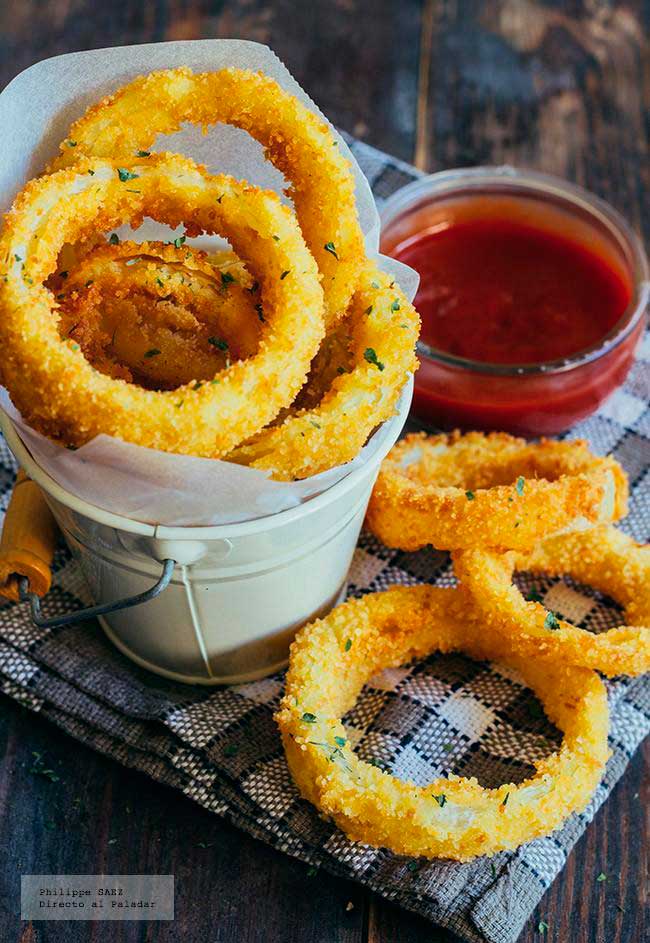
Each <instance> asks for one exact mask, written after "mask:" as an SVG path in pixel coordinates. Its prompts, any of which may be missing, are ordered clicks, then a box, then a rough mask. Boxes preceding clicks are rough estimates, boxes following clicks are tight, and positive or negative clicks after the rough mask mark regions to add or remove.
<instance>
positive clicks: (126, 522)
mask: <svg viewBox="0 0 650 943" xmlns="http://www.w3.org/2000/svg"><path fill="white" fill-rule="evenodd" d="M412 397H413V376H412V375H411V376H410V377H409V379H408V380H407V382H406V384H405V386H404V388H403V390H402V393H401V395H400V398H399V400H398V408H397V412H396V413H395V415H393V416H391V417H390V419H387V420H385V422H384V423H382V426H383V427H384V428H387V429H391V433H390V434H389V435H386V439H385V441H384V443H383V445H381V446H380V447H379V448H378V449H377V451H376V452H375V453H373V454H372V455H371V456H370V458H369V459H368V460H367V461H366V462H364V464H363V465H361V466H360V467H359V468H355V469H353V470H352V471H351V472H349V473H348V474H347V475H345V476H344V477H343V478H341V479H340V480H339V481H337V482H335V484H333V485H331V486H330V487H329V488H326V489H325V491H322V492H321V493H320V494H318V495H316V496H315V497H313V498H310V499H309V500H308V501H305V502H304V503H302V504H299V505H297V506H296V507H293V508H287V509H286V510H284V511H278V512H276V513H275V514H267V515H265V516H264V517H257V518H254V519H253V520H250V521H240V522H237V523H232V524H187V525H178V526H176V525H174V526H170V525H166V524H147V523H145V522H143V521H136V520H134V519H133V518H130V517H125V516H124V515H121V514H115V513H114V512H113V511H107V510H105V509H104V508H100V507H98V506H97V505H94V504H91V503H90V502H88V501H86V500H85V499H84V498H79V497H77V495H75V494H73V492H71V491H68V490H67V488H64V487H63V486H62V485H60V484H59V483H58V482H57V481H56V480H55V479H54V478H53V477H52V476H51V475H50V474H49V473H48V472H46V471H45V470H44V469H43V468H41V466H40V465H39V464H38V463H37V462H36V460H35V459H34V457H33V456H32V454H31V452H30V451H29V449H28V447H27V446H26V445H25V443H24V442H23V440H22V439H21V437H20V435H19V433H18V431H17V430H16V427H15V426H14V423H13V421H12V419H11V417H10V416H8V415H7V413H5V412H4V410H2V409H0V429H1V430H2V432H3V434H4V436H5V439H6V441H7V444H8V445H9V448H10V449H11V452H12V453H13V455H14V456H15V458H16V460H17V461H18V463H19V464H20V465H21V466H22V467H23V468H24V469H25V471H26V472H27V474H28V475H29V477H30V478H31V479H32V480H33V481H35V482H36V484H38V485H39V486H40V487H41V489H42V490H43V491H44V493H45V496H46V497H51V498H53V499H54V500H56V501H58V502H59V503H60V504H63V505H64V506H65V507H67V508H69V509H70V510H72V511H76V512H77V513H79V514H83V515H84V516H85V517H87V518H89V519H90V520H92V521H95V522H96V523H99V524H104V525H107V526H109V527H114V528H115V529H116V530H121V531H124V532H126V533H131V534H138V535H140V536H144V537H154V538H156V539H158V540H213V539H214V540H218V539H223V538H224V537H245V536H248V535H250V534H257V533H260V532H265V531H269V530H274V529H275V528H276V527H282V526H284V525H285V524H290V523H292V522H293V521H295V520H297V519H300V518H302V517H307V516H308V515H309V514H312V513H315V512H316V511H318V510H319V509H321V508H323V507H326V506H327V505H328V504H330V503H331V502H333V501H335V500H337V498H339V497H341V496H342V495H343V494H345V493H347V492H348V491H349V490H350V489H352V488H354V487H355V485H356V484H357V483H358V482H359V481H360V480H361V479H362V478H364V477H365V476H367V475H368V474H369V472H371V471H372V470H373V469H374V468H378V467H379V465H380V464H381V462H382V461H383V460H384V458H385V457H386V455H387V454H388V452H389V451H390V449H391V448H392V447H393V445H394V444H395V442H396V441H397V439H398V437H399V434H400V432H401V431H402V428H403V426H404V423H405V422H406V418H407V416H408V412H409V409H410V406H411V400H412ZM391 427H392V428H391Z"/></svg>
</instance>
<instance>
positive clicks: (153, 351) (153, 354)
mask: <svg viewBox="0 0 650 943" xmlns="http://www.w3.org/2000/svg"><path fill="white" fill-rule="evenodd" d="M159 353H160V351H159V350H158V348H157V347H152V348H151V350H148V351H147V352H146V354H145V355H144V356H145V359H146V360H149V358H150V357H157V356H158V354H159Z"/></svg>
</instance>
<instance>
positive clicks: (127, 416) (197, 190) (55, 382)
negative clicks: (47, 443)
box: [0, 154, 323, 457]
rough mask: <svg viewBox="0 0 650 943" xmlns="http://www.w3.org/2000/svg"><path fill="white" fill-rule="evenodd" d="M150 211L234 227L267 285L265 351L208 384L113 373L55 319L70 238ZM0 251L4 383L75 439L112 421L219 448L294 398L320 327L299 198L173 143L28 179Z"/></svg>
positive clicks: (240, 248) (33, 412) (112, 425)
mask: <svg viewBox="0 0 650 943" xmlns="http://www.w3.org/2000/svg"><path fill="white" fill-rule="evenodd" d="M145 215H148V216H151V217H152V218H153V219H155V220H157V221H160V222H164V223H167V224H168V225H170V226H173V227H175V226H178V225H180V224H181V223H184V224H185V225H186V227H187V228H188V231H190V233H198V232H201V231H206V232H209V233H215V232H218V233H219V234H221V235H225V236H226V237H227V238H228V240H229V241H230V242H231V243H232V245H233V248H234V250H235V251H236V253H237V254H238V256H239V257H240V258H242V259H243V260H244V261H245V262H246V263H250V267H251V270H252V272H253V274H254V276H255V277H256V278H258V279H259V281H260V284H261V286H262V304H263V305H264V316H265V324H264V326H263V336H262V340H261V342H260V347H259V351H258V353H257V354H256V355H255V357H251V358H250V359H248V360H243V361H238V362H237V363H235V364H233V365H232V366H230V367H229V368H228V369H227V370H225V371H223V372H222V373H221V374H219V375H218V376H217V377H215V378H214V380H213V381H212V382H209V383H205V384H203V385H202V386H200V388H199V389H196V388H195V387H194V386H185V387H181V388H180V389H179V390H176V391H173V392H155V391H151V390H144V389H142V388H140V387H136V386H133V385H130V384H128V383H125V382H124V381H122V380H115V379H112V378H111V377H107V376H105V375H103V374H100V373H98V372H97V371H96V370H94V369H93V367H92V366H91V365H90V364H89V363H88V362H87V361H86V360H85V358H84V356H83V354H82V353H81V351H80V350H79V349H78V345H76V344H74V343H66V342H63V341H62V340H61V338H60V336H59V333H58V330H57V315H56V303H55V300H54V297H53V295H52V294H51V292H49V291H48V290H47V289H46V288H45V287H44V284H43V283H44V281H45V280H46V279H47V278H48V276H50V275H51V274H52V272H53V270H54V269H55V267H56V260H57V256H58V253H59V251H60V249H61V247H62V245H64V244H65V243H74V242H76V241H81V240H83V239H84V238H87V237H88V236H89V235H90V234H91V233H92V232H96V231H97V230H99V231H106V230H108V229H113V228H115V227H116V226H119V225H121V224H122V223H125V222H127V223H130V224H131V225H138V224H139V223H140V221H141V220H142V218H143V217H144V216H145ZM0 259H1V260H2V266H3V269H4V276H5V277H4V278H3V279H2V280H1V281H0V315H1V316H0V346H1V349H2V352H3V363H2V372H3V379H4V383H5V385H6V386H7V388H8V390H9V393H10V394H11V397H12V399H13V401H14V403H15V405H16V406H17V408H18V409H20V410H21V412H22V414H23V416H24V418H25V420H26V421H27V422H29V423H30V424H31V425H32V426H34V427H35V428H37V429H39V430H40V431H42V432H44V433H45V434H48V435H51V436H52V437H54V438H59V439H62V440H63V441H65V442H66V443H68V444H72V445H81V444H83V443H84V442H87V441H88V440H89V439H91V438H92V437H93V436H95V435H99V434H100V433H106V434H108V435H114V436H118V437H120V438H122V439H125V440H126V441H129V442H133V443H135V444H137V445H144V446H148V447H150V448H156V449H162V450H165V451H169V452H181V453H185V454H191V455H200V456H213V457H216V456H219V455H223V454H225V453H227V452H228V451H230V450H231V449H232V448H233V447H234V446H236V445H237V444H238V443H239V442H241V441H242V439H245V438H247V437H249V436H250V435H251V434H253V433H254V432H255V431H256V430H257V429H259V428H260V427H261V426H263V425H265V424H266V423H268V422H269V421H270V420H271V419H272V418H273V417H274V416H275V415H276V414H277V413H278V411H279V410H280V409H281V408H282V407H283V406H286V405H288V403H290V402H291V401H292V400H293V398H294V397H295V395H296V393H297V392H298V390H299V388H300V387H301V385H302V384H303V382H304V379H305V375H306V372H307V369H308V366H309V363H310V361H311V359H312V357H313V356H314V354H315V352H316V350H317V348H318V345H319V343H320V340H321V338H322V335H323V320H322V291H321V288H320V285H319V284H318V273H317V270H316V265H315V262H314V260H313V258H312V257H311V255H310V253H309V251H308V250H307V248H306V246H305V243H304V240H303V238H302V235H301V233H300V230H299V228H298V225H297V223H296V222H295V219H294V217H293V215H292V214H291V213H290V211H289V210H288V209H287V208H286V207H283V206H282V205H281V204H280V201H279V199H278V198H277V196H276V195H275V194H271V193H267V192H264V191H261V190H258V189H257V188H255V187H250V186H248V185H247V184H245V183H241V182H238V181H235V180H233V179H232V178H231V177H227V176H222V175H219V176H208V175H207V174H206V173H205V172H204V171H203V170H201V168H199V167H197V165H196V164H194V162H193V161H190V160H188V159H187V158H182V157H179V156H178V155H173V154H172V155H169V154H167V155H160V156H151V157H149V158H147V159H144V160H142V161H136V162H133V163H132V164H129V165H122V164H120V165H119V166H118V165H115V164H114V163H112V162H110V161H102V160H95V161H80V162H79V163H77V164H76V165H75V166H74V168H72V169H70V170H63V171H59V172H58V173H55V174H52V175H50V176H47V177H41V178H39V179H38V180H35V181H32V182H31V183H29V184H28V185H27V186H26V187H25V189H24V190H23V192H22V193H21V194H20V195H19V197H18V198H17V200H16V202H15V204H14V206H13V208H12V210H11V211H10V213H9V214H8V215H7V217H6V218H5V228H4V231H3V235H2V238H1V240H0ZM287 270H289V274H288V275H287V276H286V277H284V278H283V277H282V275H283V273H284V272H286V271H287Z"/></svg>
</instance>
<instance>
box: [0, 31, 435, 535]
mask: <svg viewBox="0 0 650 943" xmlns="http://www.w3.org/2000/svg"><path fill="white" fill-rule="evenodd" d="M181 65H185V66H189V67H190V68H191V69H193V70H194V71H196V72H200V71H215V70H217V69H221V68H224V67H226V66H236V67H240V68H249V69H255V70H261V71H263V72H264V73H265V74H266V75H269V76H271V77H272V78H274V79H275V80H276V81H277V82H278V83H279V84H280V85H281V86H282V87H283V88H285V89H286V90H287V91H289V92H290V93H291V94H293V95H295V96H296V97H298V98H299V99H300V100H301V101H303V102H304V103H305V104H306V105H308V106H309V107H310V108H311V109H312V110H314V111H316V112H317V113H318V114H321V115H322V113H321V112H320V110H319V109H318V108H317V107H316V106H315V105H314V103H313V102H312V101H311V99H310V98H309V96H308V95H306V93H305V92H304V91H303V90H302V89H301V88H300V86H299V85H298V83H297V82H296V81H295V80H294V79H293V78H292V76H291V75H290V73H289V72H288V71H287V69H286V68H285V66H284V65H283V64H282V63H281V62H280V60H279V59H278V58H277V56H275V54H274V53H273V52H272V51H271V50H270V49H269V48H268V47H267V46H263V45H261V44H259V43H253V42H247V41H243V40H218V39H214V40H194V41H186V42H171V43H152V44H146V45H142V46H123V47H121V48H114V49H99V50H92V51H88V52H78V53H70V54H68V55H64V56H57V57H55V58H52V59H46V60H44V61H43V62H39V63H37V64H36V65H34V66H31V67H30V68H29V69H26V70H25V71H24V72H22V73H21V74H20V75H19V76H17V77H16V78H15V79H14V80H13V81H12V82H11V83H10V84H9V85H8V86H7V88H5V90H4V91H3V92H2V94H0V126H1V127H2V128H3V129H4V133H3V135H2V136H0V205H1V206H2V209H3V211H6V210H7V209H8V208H9V206H10V205H11V202H12V201H13V198H14V197H15V195H16V193H17V191H18V190H19V189H20V188H21V186H22V185H23V184H24V183H25V182H26V181H27V180H28V179H30V178H31V177H33V176H35V175H36V174H38V173H40V172H42V170H43V168H44V166H45V165H46V163H47V162H48V161H49V160H50V159H51V158H52V157H53V156H54V155H55V154H56V152H57V149H58V145H59V142H60V141H61V140H62V139H63V138H64V137H65V135H66V134H67V131H68V128H69V126H70V124H71V123H72V122H73V121H74V120H75V119H76V118H77V117H79V116H80V115H81V114H83V112H84V111H85V109H86V107H87V106H88V105H89V104H91V103H93V102H95V101H98V100H99V99H100V98H102V97H103V96H104V95H106V94H109V93H110V92H112V91H114V90H115V89H117V88H119V87H120V86H121V85H124V84H125V83H126V82H128V81H129V80H130V79H132V78H134V77H135V76H137V75H141V74H143V73H146V72H150V71H152V70H155V69H167V68H174V67H177V66H181ZM322 117H324V116H322ZM332 131H333V133H334V135H335V137H336V139H337V140H338V142H339V148H340V150H341V151H342V153H343V154H344V155H345V156H346V157H347V158H348V159H349V160H350V161H351V163H352V165H353V170H354V176H355V182H356V198H357V208H358V212H359V219H360V222H361V226H362V229H363V232H364V236H365V241H366V251H367V252H368V254H369V255H371V256H376V257H378V259H379V263H380V265H381V267H382V268H383V269H385V270H386V271H390V272H391V274H393V276H394V277H395V278H396V280H397V281H398V283H399V284H400V286H401V287H402V289H403V290H404V292H405V293H406V294H407V295H408V296H409V298H413V296H414V294H415V291H416V288H417V281H418V277H417V275H416V273H415V272H413V270H412V269H410V268H408V267H407V266H404V265H402V264H401V263H399V262H396V261H394V260H393V259H387V258H386V257H383V256H381V257H380V256H378V245H379V216H378V214H377V209H376V207H375V202H374V199H373V196H372V193H371V190H370V187H369V185H368V182H367V180H366V179H365V177H364V176H363V174H362V172H361V170H360V169H359V166H358V164H357V163H356V161H355V160H354V157H353V156H352V154H351V153H350V150H349V148H348V147H347V145H346V144H345V141H343V139H342V138H341V137H340V135H338V134H337V133H336V131H334V129H332ZM153 150H171V151H179V152H181V153H184V154H187V155H188V156H189V157H192V158H193V159H194V160H196V161H198V162H200V163H202V164H205V165H206V167H207V168H208V170H209V171H212V172H215V173H216V172H220V173H230V174H232V175H233V176H235V177H237V178H239V179H241V178H244V179H246V180H248V181H249V182H251V183H254V184H257V185H259V186H263V187H266V188H269V189H273V190H275V191H276V192H277V193H279V194H281V195H282V191H283V188H284V186H285V185H286V181H285V180H284V178H283V176H282V174H281V173H280V172H279V171H277V170H276V169H275V168H274V167H273V166H272V165H271V164H270V163H269V162H268V161H266V160H265V159H264V156H263V150H262V147H261V145H259V144H258V142H257V141H255V140H253V139H252V138H251V137H250V136H249V135H248V134H246V133H245V132H244V131H241V130H240V129H238V128H233V127H231V126H229V125H217V126H215V127H212V128H210V129H209V131H208V133H207V134H206V135H204V134H202V131H201V129H200V128H196V127H189V126H188V127H185V128H183V129H181V131H179V132H178V133H177V134H173V135H161V136H160V137H159V138H158V140H157V141H156V144H155V147H154V148H153ZM283 199H284V200H285V201H286V202H290V201H288V200H287V198H286V197H284V196H283ZM181 231H182V230H181ZM118 232H121V234H122V235H126V234H129V233H130V230H129V229H128V227H124V228H123V230H122V231H120V230H118ZM171 233H172V230H170V229H168V228H167V227H164V226H160V225H159V224H157V223H153V222H151V221H145V223H144V224H143V226H142V227H140V229H139V230H138V231H137V235H136V236H135V238H136V239H137V240H141V239H148V238H163V239H169V238H170V236H171ZM188 244H193V245H198V246H200V247H202V248H206V247H215V246H216V245H219V244H222V243H221V241H220V240H219V239H215V238H207V237H200V238H199V239H192V240H188ZM0 356H1V352H0ZM0 407H1V408H3V409H4V410H5V411H6V412H7V413H8V414H9V415H10V416H11V418H12V419H13V420H14V422H15V424H16V427H17V429H18V431H19V433H20V435H21V437H22V439H23V441H24V442H25V444H26V445H27V447H28V448H29V450H30V451H31V453H32V455H33V456H34V458H35V459H36V461H37V462H38V464H39V465H40V466H41V467H42V468H44V469H45V470H46V471H47V472H48V473H49V474H50V475H51V476H52V478H54V479H55V481H57V482H58V483H59V484H60V485H61V486H62V487H64V488H66V489H68V490H69V491H72V492H73V493H75V494H76V495H77V496H79V497H81V498H84V499H85V500H86V501H89V502H90V503H91V504H95V505H97V506H98V507H101V508H104V509H105V510H109V511H113V512H114V513H116V514H122V515H124V516H126V517H129V518H132V519H134V520H140V521H144V522H147V523H157V524H166V525H184V524H188V525H189V524H205V525H207V524H224V523H231V522H236V521H245V520H252V519H254V518H257V517H262V516H266V515H268V514H272V513H275V512H278V511H282V510H285V509H287V508H289V507H295V506H296V505H298V504H300V503H302V502H303V501H305V500H308V499H309V498H311V497H313V496H314V495H316V494H319V493H320V492H322V491H323V490H325V489H326V488H328V487H331V486H332V485H333V484H335V483H336V482H337V481H339V480H340V479H341V478H342V477H344V476H345V475H346V474H349V472H350V471H351V470H352V468H355V467H358V465H359V464H360V463H362V462H364V461H367V460H368V458H369V457H370V456H371V455H372V454H373V453H374V451H375V449H376V448H380V447H381V444H382V441H383V440H384V438H383V430H382V429H380V430H378V431H377V432H376V433H375V434H374V436H372V438H371V439H370V440H369V442H368V443H367V445H366V446H365V448H364V449H363V450H362V451H361V453H360V454H359V455H358V456H357V458H356V459H355V460H354V461H353V462H350V463H348V464H346V465H343V466H339V467H338V468H334V469H331V470H330V471H328V472H325V473H323V474H321V475H316V476H314V477H312V478H310V479H307V480H305V481H302V482H296V483H283V482H274V481H271V480H270V479H269V478H268V477H267V475H266V473H265V472H261V471H259V470H256V469H250V468H244V467H241V466H238V465H233V464H231V463H229V462H224V461H216V460H214V459H201V458H194V457H192V456H184V455H172V454H170V453H167V452H159V451H156V450H153V449H146V448H143V447H141V446H136V445H131V444H130V443H126V442H123V441H121V440H119V439H116V438H113V437H111V436H105V435H101V436H98V437H97V438H95V439H93V440H92V441H91V442H89V443H87V444H86V445H84V446H83V447H82V448H80V449H78V450H77V451H74V452H72V451H69V450H68V449H65V448H63V447H62V446H59V445H57V444H55V443H53V442H51V441H50V440H49V439H47V438H46V437H44V436H42V435H40V433H38V432H36V431H35V430H33V429H31V428H30V427H29V426H27V425H26V423H24V422H23V421H22V419H21V417H20V415H19V414H18V413H17V411H16V410H15V408H14V407H13V405H12V404H11V401H10V399H9V397H8V395H7V393H6V391H3V394H2V396H1V397H0Z"/></svg>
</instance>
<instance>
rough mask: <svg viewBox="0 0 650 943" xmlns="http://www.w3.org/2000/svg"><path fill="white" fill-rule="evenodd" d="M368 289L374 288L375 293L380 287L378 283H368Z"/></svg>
mask: <svg viewBox="0 0 650 943" xmlns="http://www.w3.org/2000/svg"><path fill="white" fill-rule="evenodd" d="M370 287H371V288H374V289H375V291H379V289H380V288H381V285H380V284H379V282H370Z"/></svg>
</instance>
